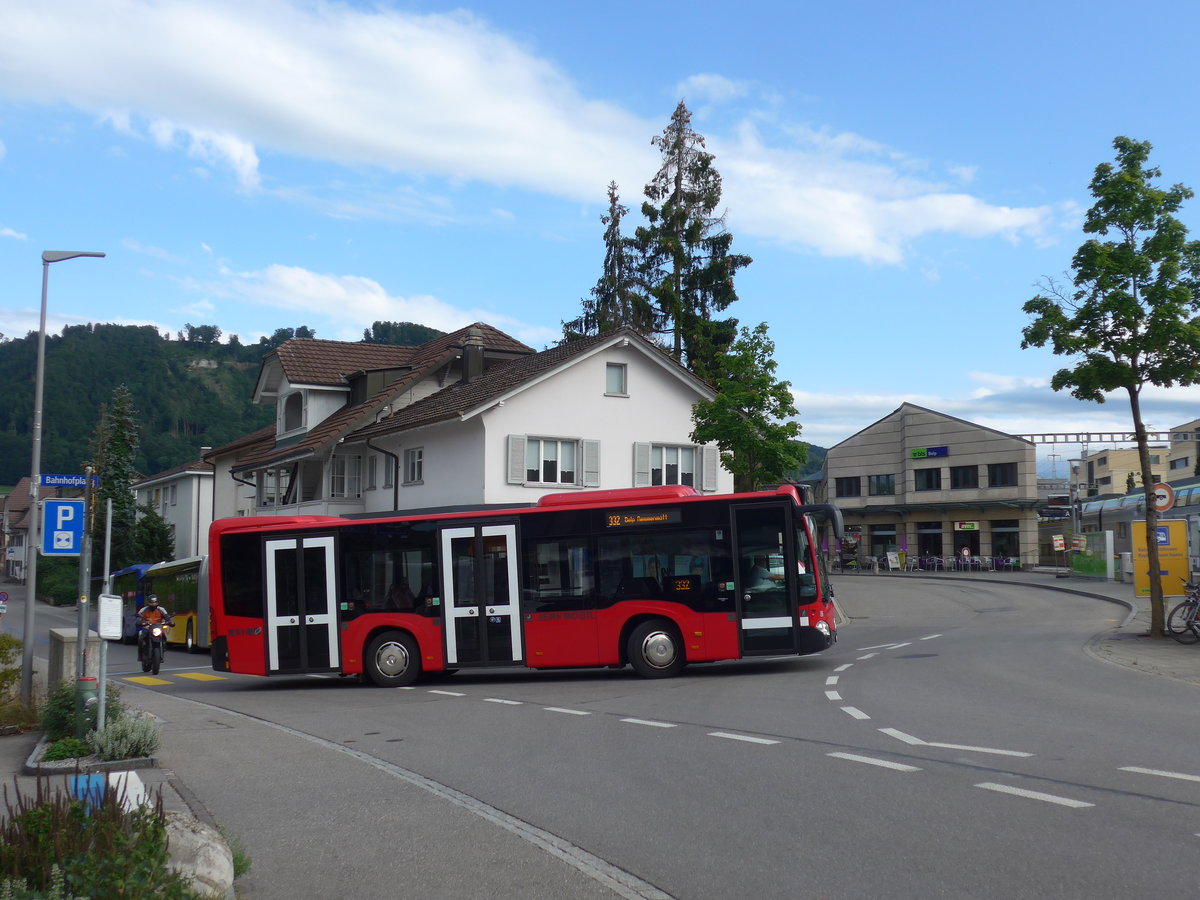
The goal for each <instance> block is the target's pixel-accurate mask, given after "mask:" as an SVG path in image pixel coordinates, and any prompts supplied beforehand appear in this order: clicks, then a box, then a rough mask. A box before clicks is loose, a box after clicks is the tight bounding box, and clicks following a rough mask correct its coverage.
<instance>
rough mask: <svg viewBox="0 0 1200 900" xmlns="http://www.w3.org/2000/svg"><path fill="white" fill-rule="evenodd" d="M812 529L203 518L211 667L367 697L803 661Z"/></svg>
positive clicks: (728, 505) (525, 515) (752, 514)
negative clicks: (478, 671) (524, 679)
mask: <svg viewBox="0 0 1200 900" xmlns="http://www.w3.org/2000/svg"><path fill="white" fill-rule="evenodd" d="M818 521H824V522H827V523H829V525H830V526H831V527H832V529H833V534H834V536H835V537H840V535H841V531H842V518H841V513H840V511H839V510H838V509H837V508H836V507H834V506H827V505H820V506H813V505H809V506H806V505H803V504H802V502H801V499H800V496H799V494H798V493H797V492H796V490H795V488H793V487H791V486H784V487H780V488H778V489H777V490H775V491H764V492H755V493H745V494H728V495H722V496H712V495H701V494H698V493H696V492H695V491H694V490H693V489H692V488H690V487H685V486H661V487H650V488H632V489H628V490H611V491H577V492H571V493H563V494H551V495H548V496H546V497H543V498H542V499H541V501H540V502H539V503H538V504H537V505H536V506H532V507H523V508H516V509H488V510H480V511H474V512H453V513H436V514H428V515H404V516H395V517H387V518H362V519H346V518H335V517H322V516H297V517H278V516H273V517H264V518H232V519H221V520H218V521H217V522H215V523H213V526H212V529H211V532H210V556H209V566H210V572H209V589H210V607H211V617H212V665H213V668H214V669H216V670H218V671H223V672H239V673H244V674H249V675H299V674H304V673H336V674H340V675H359V676H362V677H363V678H364V680H370V681H372V682H374V683H375V684H378V685H383V686H400V685H407V684H412V683H413V682H414V681H416V680H417V679H418V678H419V677H420V676H421V674H422V673H426V672H441V671H453V670H457V669H465V668H468V667H495V666H527V667H530V668H534V669H543V668H556V667H578V666H622V665H625V664H626V663H628V664H629V665H631V666H632V667H633V668H634V669H635V670H636V671H637V672H638V673H639V674H641V675H644V676H646V677H648V678H660V677H667V676H671V675H676V674H678V673H679V671H680V670H681V669H682V668H683V666H684V665H686V664H687V663H696V662H711V661H715V660H727V659H739V658H743V657H754V656H779V655H785V654H805V653H814V652H817V651H820V650H824V649H825V648H827V647H829V646H830V645H831V644H832V643H833V642H834V640H836V638H837V631H836V626H835V616H834V605H833V597H832V593H831V591H830V589H829V585H828V582H827V580H826V576H825V572H824V569H823V568H822V566H821V565H820V556H819V553H818V549H819V548H818V546H817V544H818V540H819V537H818V535H819V532H818Z"/></svg>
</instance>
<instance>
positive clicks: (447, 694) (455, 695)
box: [429, 691, 467, 697]
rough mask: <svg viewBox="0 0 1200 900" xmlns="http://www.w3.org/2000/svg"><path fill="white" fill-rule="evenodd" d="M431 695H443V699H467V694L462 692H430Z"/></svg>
mask: <svg viewBox="0 0 1200 900" xmlns="http://www.w3.org/2000/svg"><path fill="white" fill-rule="evenodd" d="M429 693H431V694H441V695H442V696H443V697H465V696H467V695H466V694H464V693H462V692H460V691H430V692H429Z"/></svg>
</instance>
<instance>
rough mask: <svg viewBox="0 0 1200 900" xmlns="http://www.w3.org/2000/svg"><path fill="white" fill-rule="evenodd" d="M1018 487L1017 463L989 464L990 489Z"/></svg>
mask: <svg viewBox="0 0 1200 900" xmlns="http://www.w3.org/2000/svg"><path fill="white" fill-rule="evenodd" d="M1016 486H1017V464H1016V463H1015V462H1008V463H989V464H988V487H1016Z"/></svg>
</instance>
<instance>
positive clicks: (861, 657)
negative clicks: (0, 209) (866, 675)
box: [859, 653, 879, 659]
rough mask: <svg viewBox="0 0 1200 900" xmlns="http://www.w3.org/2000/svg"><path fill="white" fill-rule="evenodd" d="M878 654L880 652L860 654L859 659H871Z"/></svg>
mask: <svg viewBox="0 0 1200 900" xmlns="http://www.w3.org/2000/svg"><path fill="white" fill-rule="evenodd" d="M878 655H879V654H878V653H868V654H867V655H866V656H860V657H859V659H871V658H872V657H876V656H878Z"/></svg>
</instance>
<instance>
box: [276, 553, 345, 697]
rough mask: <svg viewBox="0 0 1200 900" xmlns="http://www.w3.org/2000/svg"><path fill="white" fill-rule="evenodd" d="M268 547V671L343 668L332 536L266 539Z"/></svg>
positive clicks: (309, 670)
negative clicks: (339, 644) (339, 647)
mask: <svg viewBox="0 0 1200 900" xmlns="http://www.w3.org/2000/svg"><path fill="white" fill-rule="evenodd" d="M266 553H267V560H266V562H267V564H266V574H267V604H266V612H267V621H266V625H267V673H268V674H270V675H274V674H287V673H289V672H295V673H299V672H335V671H338V670H340V668H341V654H340V653H339V651H338V630H337V611H336V605H335V598H336V592H335V589H334V566H333V538H332V537H328V536H327V537H305V538H284V539H279V540H268V541H267V542H266Z"/></svg>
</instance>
